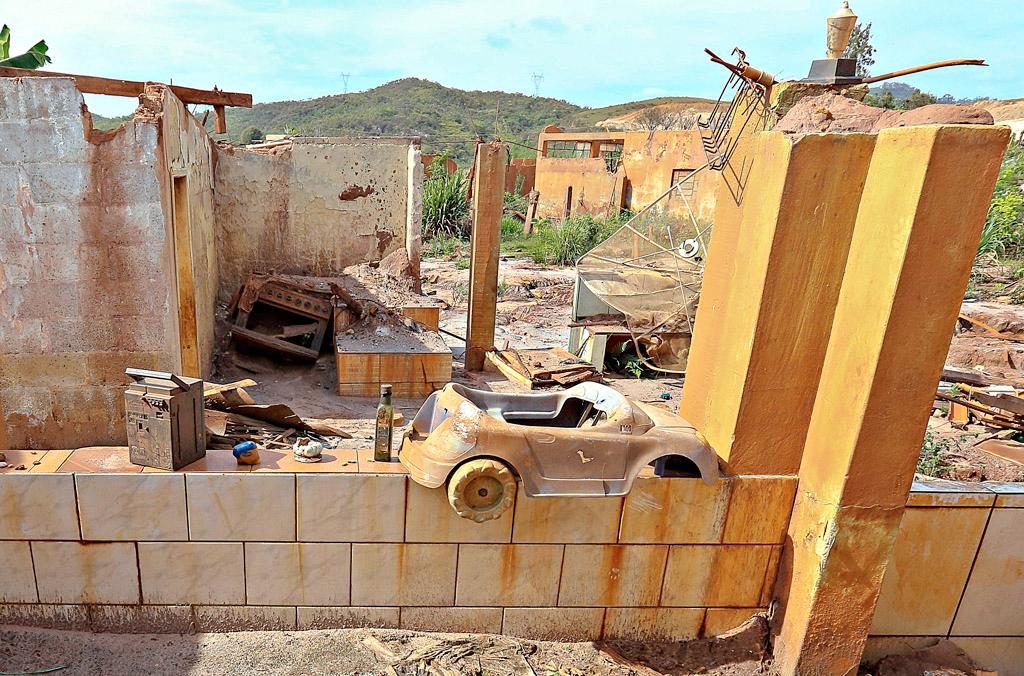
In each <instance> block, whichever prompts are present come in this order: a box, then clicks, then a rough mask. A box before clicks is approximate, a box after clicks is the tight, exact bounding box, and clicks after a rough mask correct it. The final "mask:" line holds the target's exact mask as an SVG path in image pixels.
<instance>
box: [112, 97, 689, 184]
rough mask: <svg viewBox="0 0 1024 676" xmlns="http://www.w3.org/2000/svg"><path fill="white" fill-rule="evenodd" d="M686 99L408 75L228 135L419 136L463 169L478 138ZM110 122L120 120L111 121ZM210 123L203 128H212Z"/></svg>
mask: <svg viewBox="0 0 1024 676" xmlns="http://www.w3.org/2000/svg"><path fill="white" fill-rule="evenodd" d="M701 100H702V99H693V98H690V97H661V98H657V99H650V100H647V101H635V102H631V103H624V104H619V105H615V106H608V107H605V108H585V107H583V106H577V105H575V104H572V103H569V102H568V101H562V100H559V99H552V98H544V97H533V96H526V95H524V94H511V93H508V92H499V91H491V92H481V91H464V90H461V89H454V88H451V87H445V86H443V85H440V84H438V83H436V82H430V81H428V80H420V79H417V78H406V79H403V80H395V81H394V82H389V83H387V84H384V85H381V86H380V87H375V88H374V89H370V90H367V91H365V92H353V93H351V94H344V95H342V94H337V95H334V96H323V97H320V98H316V99H309V100H305V101H275V102H273V103H260V104H256V105H254V106H253V107H252V108H228V111H227V117H228V130H229V133H228V134H227V135H225V136H223V137H219V138H226V139H227V140H230V141H232V142H236V143H237V142H238V140H239V135H240V134H241V133H242V131H243V130H244V129H245V128H247V127H249V126H255V127H257V128H258V129H259V130H260V131H262V132H263V133H264V134H284V133H292V134H296V135H301V136H419V137H420V138H421V140H422V143H423V150H424V152H441V151H444V150H447V151H448V152H449V154H451V156H452V157H453V158H455V160H457V161H458V162H459V163H460V164H462V165H465V164H467V163H468V161H469V160H470V158H471V154H472V142H473V139H474V137H476V136H477V135H479V136H483V137H484V138H491V137H494V136H495V130H496V129H497V134H498V135H500V136H501V137H502V138H503V139H505V140H509V141H515V142H518V143H521V144H523V145H525V146H531V147H532V146H535V145H536V144H537V134H539V133H540V132H541V130H543V129H544V127H546V126H548V125H549V124H557V125H559V126H560V127H562V128H564V129H572V130H593V129H595V125H596V123H598V122H600V121H602V120H605V119H608V118H610V117H616V116H619V115H624V114H626V113H629V112H632V111H634V110H639V109H641V108H645V107H648V106H652V105H657V104H661V103H671V102H693V101H701ZM115 120H117V121H116V122H115ZM119 121H121V119H120V118H115V119H111V120H108V119H104V118H101V117H100V116H94V121H93V123H94V124H95V125H96V127H97V128H110V127H112V126H116V124H117V122H119ZM212 124H213V121H212V119H211V120H209V121H208V122H207V126H212ZM512 151H513V156H516V157H532V156H534V154H535V151H534V150H532V149H531V148H524V147H522V146H512Z"/></svg>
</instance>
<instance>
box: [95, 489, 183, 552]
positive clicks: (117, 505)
mask: <svg viewBox="0 0 1024 676" xmlns="http://www.w3.org/2000/svg"><path fill="white" fill-rule="evenodd" d="M75 485H76V486H77V488H78V509H79V515H80V518H81V521H82V539H83V540H103V541H110V540H187V539H188V526H187V518H186V515H185V479H184V477H182V476H181V475H176V474H141V473H139V474H78V475H76V476H75Z"/></svg>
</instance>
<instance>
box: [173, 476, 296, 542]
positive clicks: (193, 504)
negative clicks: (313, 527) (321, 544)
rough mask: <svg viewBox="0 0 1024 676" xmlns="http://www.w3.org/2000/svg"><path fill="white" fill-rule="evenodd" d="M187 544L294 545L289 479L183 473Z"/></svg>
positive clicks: (292, 492)
mask: <svg viewBox="0 0 1024 676" xmlns="http://www.w3.org/2000/svg"><path fill="white" fill-rule="evenodd" d="M185 484H186V486H187V488H188V526H189V535H190V539H192V540H214V541H218V540H219V541H234V542H237V541H240V540H246V541H256V542H260V541H264V542H275V541H276V542H281V541H284V542H290V541H293V540H295V476H294V475H291V474H272V473H268V474H258V473H256V472H250V473H234V474H186V475H185Z"/></svg>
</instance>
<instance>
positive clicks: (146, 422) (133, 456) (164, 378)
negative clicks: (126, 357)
mask: <svg viewBox="0 0 1024 676" xmlns="http://www.w3.org/2000/svg"><path fill="white" fill-rule="evenodd" d="M125 375H127V376H128V377H130V378H131V379H132V380H133V381H134V382H132V384H131V385H129V386H128V388H127V389H126V390H125V391H124V408H125V420H126V423H127V426H128V457H129V459H130V460H131V461H132V463H133V464H136V465H142V466H144V467H157V468H160V469H166V470H177V469H181V468H182V467H184V466H185V465H189V464H191V463H193V462H195V461H196V460H198V459H199V458H202V457H203V456H205V455H206V429H205V426H204V424H203V381H202V380H200V379H199V378H186V377H184V376H176V375H174V374H173V373H166V372H163V371H147V370H145V369H127V370H126V371H125Z"/></svg>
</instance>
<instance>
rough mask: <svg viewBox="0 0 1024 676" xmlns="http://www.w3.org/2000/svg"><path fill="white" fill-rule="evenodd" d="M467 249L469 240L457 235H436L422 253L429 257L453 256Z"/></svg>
mask: <svg viewBox="0 0 1024 676" xmlns="http://www.w3.org/2000/svg"><path fill="white" fill-rule="evenodd" d="M468 249H469V242H467V241H466V240H464V239H459V238H458V237H450V236H448V235H437V236H436V237H434V238H433V239H431V240H430V241H429V242H427V247H426V249H425V250H424V252H423V253H424V254H425V255H426V256H427V257H429V258H455V257H456V256H459V255H460V254H461V253H462V252H463V251H466V250H468Z"/></svg>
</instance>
